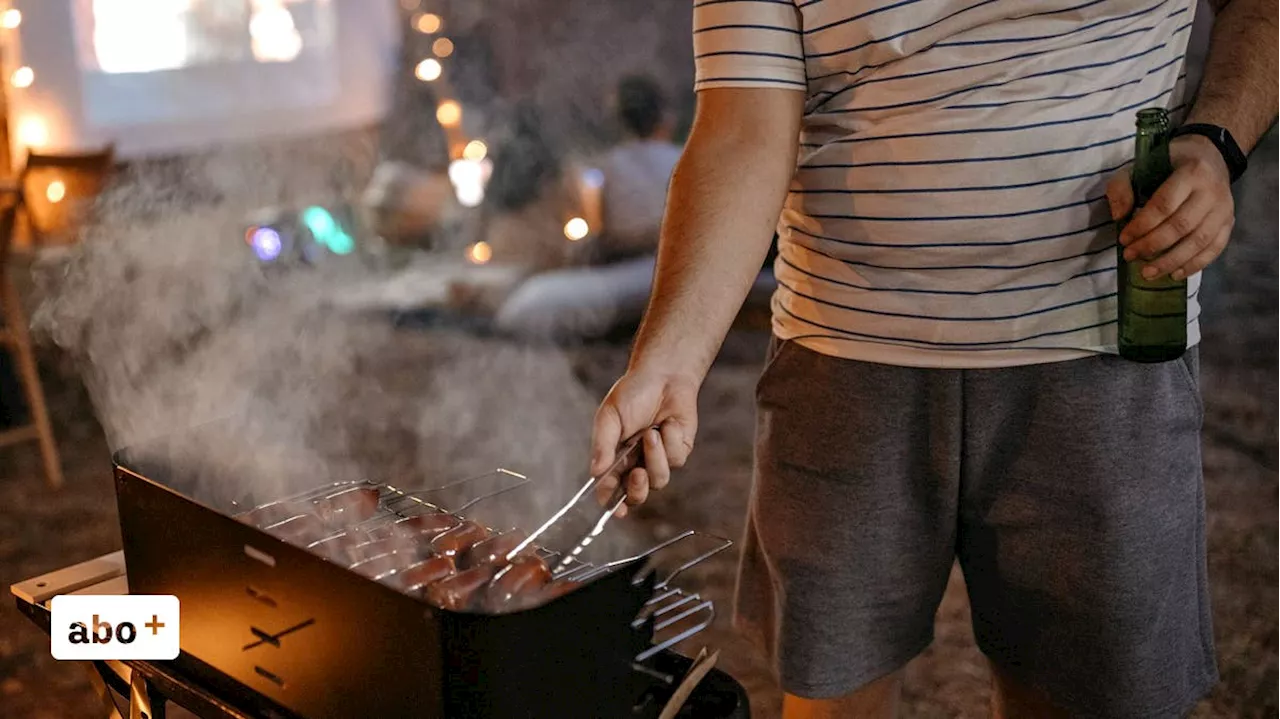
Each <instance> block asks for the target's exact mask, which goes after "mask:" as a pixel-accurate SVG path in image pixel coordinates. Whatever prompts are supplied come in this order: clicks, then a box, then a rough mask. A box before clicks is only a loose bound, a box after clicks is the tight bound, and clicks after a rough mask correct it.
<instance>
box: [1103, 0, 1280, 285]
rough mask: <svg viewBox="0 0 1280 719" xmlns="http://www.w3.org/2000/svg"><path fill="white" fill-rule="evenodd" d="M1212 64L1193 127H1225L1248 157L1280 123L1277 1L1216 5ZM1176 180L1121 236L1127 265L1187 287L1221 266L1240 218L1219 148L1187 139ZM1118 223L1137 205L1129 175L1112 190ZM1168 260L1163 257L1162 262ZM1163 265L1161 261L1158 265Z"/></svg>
mask: <svg viewBox="0 0 1280 719" xmlns="http://www.w3.org/2000/svg"><path fill="white" fill-rule="evenodd" d="M1212 5H1213V8H1214V12H1215V18H1214V26H1213V34H1212V36H1211V39H1210V43H1209V56H1208V59H1207V61H1206V63H1205V72H1204V77H1203V79H1202V80H1201V83H1200V91H1199V95H1198V97H1197V98H1196V101H1195V105H1194V106H1193V107H1192V108H1191V112H1190V114H1189V116H1188V118H1187V121H1188V122H1189V123H1209V124H1213V125H1219V126H1221V127H1225V128H1226V129H1227V131H1228V132H1230V133H1231V135H1232V137H1234V138H1235V140H1236V143H1237V144H1239V145H1240V148H1241V149H1242V150H1243V151H1244V152H1246V153H1247V152H1249V151H1250V150H1252V149H1253V147H1254V145H1256V144H1257V142H1258V139H1259V138H1261V137H1262V133H1264V132H1266V130H1267V128H1268V127H1270V126H1271V123H1272V122H1274V121H1275V118H1276V107H1277V100H1278V98H1277V95H1278V93H1277V86H1276V73H1277V47H1276V25H1277V22H1276V14H1277V10H1276V0H1213V2H1212ZM1169 152H1170V156H1171V158H1172V160H1173V165H1174V174H1173V176H1171V177H1170V178H1169V180H1167V181H1166V182H1165V183H1164V184H1163V185H1161V187H1160V189H1159V190H1158V191H1157V192H1156V194H1155V195H1154V196H1152V198H1151V201H1150V202H1149V203H1147V205H1146V206H1145V207H1144V208H1143V209H1142V210H1141V211H1139V212H1138V213H1137V214H1135V215H1134V217H1133V219H1132V220H1131V221H1130V222H1129V223H1128V225H1127V226H1126V227H1125V229H1124V232H1123V233H1121V235H1120V243H1121V244H1122V245H1125V259H1127V260H1133V259H1136V258H1143V259H1147V260H1151V259H1154V260H1155V261H1153V262H1151V263H1150V264H1149V265H1148V266H1147V267H1145V268H1144V269H1143V273H1144V275H1146V276H1147V277H1148V278H1150V279H1154V278H1156V277H1161V276H1163V275H1171V276H1172V277H1173V278H1174V279H1177V280H1181V279H1184V278H1186V277H1187V276H1189V275H1192V274H1195V273H1196V272H1199V271H1200V270H1202V269H1204V268H1205V267H1207V266H1208V265H1209V263H1210V262H1213V260H1214V259H1216V258H1217V257H1218V255H1220V254H1222V250H1223V249H1224V248H1225V247H1226V245H1227V240H1228V239H1230V237H1231V228H1232V226H1233V224H1234V222H1235V213H1234V208H1233V201H1232V197H1231V187H1230V175H1229V173H1228V171H1227V166H1226V163H1225V162H1224V161H1223V159H1222V156H1221V155H1220V154H1219V153H1218V150H1217V148H1215V147H1214V146H1213V143H1211V142H1209V140H1208V139H1206V138H1204V137H1199V136H1196V135H1186V136H1182V137H1179V138H1177V139H1175V140H1174V141H1173V142H1172V143H1171V144H1170V146H1169ZM1107 194H1108V195H1109V196H1110V199H1111V208H1112V216H1113V217H1116V218H1120V217H1124V216H1125V215H1126V214H1128V212H1129V208H1130V207H1131V206H1132V205H1133V193H1132V190H1131V189H1130V188H1129V184H1128V173H1127V172H1125V173H1122V174H1120V175H1117V177H1116V178H1115V179H1114V180H1113V181H1112V183H1111V185H1109V186H1108V188H1107ZM1162 253H1163V254H1162ZM1156 258H1158V259H1156Z"/></svg>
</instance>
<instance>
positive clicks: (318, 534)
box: [267, 514, 331, 546]
mask: <svg viewBox="0 0 1280 719" xmlns="http://www.w3.org/2000/svg"><path fill="white" fill-rule="evenodd" d="M267 531H268V532H270V533H271V534H274V535H275V536H277V537H279V538H281V539H283V540H285V541H286V542H290V543H293V544H300V545H302V546H306V545H308V544H311V543H312V542H315V541H317V540H320V539H324V538H325V537H327V536H328V535H329V534H330V533H331V532H330V530H329V528H328V526H326V525H325V523H324V522H323V521H321V519H320V518H319V517H317V516H316V515H314V514H301V515H298V516H296V517H294V518H292V519H288V520H285V521H284V522H281V523H279V524H276V525H273V526H269V527H268V528H267Z"/></svg>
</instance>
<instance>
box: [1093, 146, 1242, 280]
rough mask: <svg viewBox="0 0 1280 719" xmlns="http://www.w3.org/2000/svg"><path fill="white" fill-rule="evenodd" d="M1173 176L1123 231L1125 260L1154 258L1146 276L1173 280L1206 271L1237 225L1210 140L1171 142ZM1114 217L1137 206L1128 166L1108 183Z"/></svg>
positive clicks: (1223, 169)
mask: <svg viewBox="0 0 1280 719" xmlns="http://www.w3.org/2000/svg"><path fill="white" fill-rule="evenodd" d="M1169 156H1170V159H1171V160H1172V161H1173V174H1172V175H1171V176H1170V177H1169V179H1167V180H1165V182H1164V184H1162V185H1160V189H1158V190H1157V191H1156V193H1155V194H1154V195H1152V197H1151V200H1150V201H1149V202H1147V204H1146V205H1145V206H1144V207H1143V208H1142V209H1140V210H1139V211H1138V212H1137V213H1136V214H1135V215H1134V216H1133V219H1131V220H1130V221H1129V223H1128V224H1127V225H1126V226H1125V228H1124V231H1123V232H1121V233H1120V244H1122V245H1124V248H1125V250H1124V258H1125V260H1128V261H1133V260H1135V259H1142V260H1148V261H1150V263H1149V264H1147V265H1146V266H1145V267H1143V268H1142V276H1143V277H1145V278H1147V279H1148V280H1154V279H1156V278H1158V277H1163V276H1165V275H1170V276H1172V277H1173V279H1175V280H1184V279H1186V278H1187V277H1189V276H1191V275H1193V274H1195V273H1197V272H1199V271H1200V270H1203V269H1204V268H1205V267H1207V266H1208V265H1209V263H1210V262H1213V261H1214V260H1215V259H1217V257H1218V255H1220V254H1222V250H1223V249H1224V248H1225V247H1226V246H1227V240H1228V239H1230V237H1231V228H1232V226H1233V225H1234V224H1235V204H1234V200H1233V198H1232V197H1231V175H1230V173H1229V172H1228V170H1227V163H1226V162H1224V161H1223V159H1222V155H1221V154H1220V153H1219V152H1218V150H1217V148H1216V147H1214V146H1213V143H1212V142H1209V140H1207V139H1205V138H1203V137H1200V136H1198V135H1186V136H1183V137H1177V138H1174V140H1173V141H1172V142H1170V143H1169ZM1107 200H1108V202H1110V204H1111V216H1112V217H1113V218H1115V219H1117V220H1119V219H1121V218H1123V217H1125V216H1126V215H1128V214H1129V211H1130V209H1132V207H1133V188H1132V187H1131V186H1130V184H1129V170H1128V169H1125V170H1121V171H1120V172H1118V173H1116V174H1115V176H1114V177H1112V178H1111V182H1110V183H1109V184H1108V185H1107Z"/></svg>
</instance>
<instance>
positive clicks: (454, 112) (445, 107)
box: [436, 100, 462, 127]
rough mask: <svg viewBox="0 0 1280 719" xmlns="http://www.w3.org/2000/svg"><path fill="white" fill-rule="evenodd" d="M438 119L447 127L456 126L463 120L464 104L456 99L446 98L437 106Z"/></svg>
mask: <svg viewBox="0 0 1280 719" xmlns="http://www.w3.org/2000/svg"><path fill="white" fill-rule="evenodd" d="M436 120H437V121H439V123H440V124H441V125H444V126H445V127H456V126H457V125H458V123H460V122H462V106H461V105H459V104H458V103H457V102H456V101H454V100H445V101H444V102H442V103H440V106H439V107H437V108H436Z"/></svg>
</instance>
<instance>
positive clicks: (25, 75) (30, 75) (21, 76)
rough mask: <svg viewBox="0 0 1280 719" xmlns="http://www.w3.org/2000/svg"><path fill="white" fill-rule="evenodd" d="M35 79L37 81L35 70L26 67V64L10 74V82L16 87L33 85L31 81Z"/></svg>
mask: <svg viewBox="0 0 1280 719" xmlns="http://www.w3.org/2000/svg"><path fill="white" fill-rule="evenodd" d="M35 81H36V72H35V70H32V69H31V68H29V67H26V66H25V65H24V66H23V67H20V68H18V69H17V70H14V71H13V74H12V75H10V76H9V82H10V83H12V84H13V86H14V87H18V88H22V87H31V83H33V82H35Z"/></svg>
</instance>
